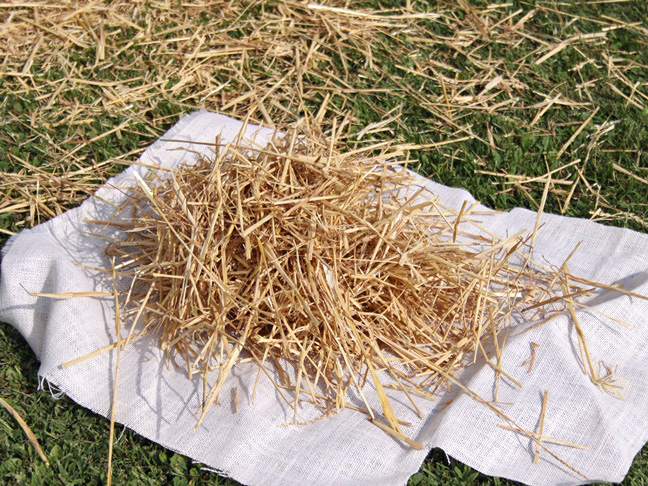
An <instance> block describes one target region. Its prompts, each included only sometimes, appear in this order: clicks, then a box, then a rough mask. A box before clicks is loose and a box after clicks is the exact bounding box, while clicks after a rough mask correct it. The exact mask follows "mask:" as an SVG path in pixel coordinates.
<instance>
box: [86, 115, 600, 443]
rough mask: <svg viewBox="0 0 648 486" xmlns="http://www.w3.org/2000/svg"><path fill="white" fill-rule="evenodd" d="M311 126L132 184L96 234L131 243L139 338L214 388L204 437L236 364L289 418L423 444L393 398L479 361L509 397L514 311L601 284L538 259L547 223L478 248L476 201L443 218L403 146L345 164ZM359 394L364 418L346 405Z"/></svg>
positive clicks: (120, 245)
mask: <svg viewBox="0 0 648 486" xmlns="http://www.w3.org/2000/svg"><path fill="white" fill-rule="evenodd" d="M315 126H316V123H315V122H314V121H312V120H311V123H310V124H308V127H309V128H302V129H295V130H293V131H291V132H288V133H287V134H285V135H284V136H276V137H275V138H274V139H273V140H272V141H271V142H270V143H269V144H268V145H267V146H265V147H251V146H249V144H248V145H241V144H240V143H238V142H237V143H233V144H230V145H222V144H220V143H215V144H213V147H212V148H213V152H214V155H213V156H210V157H200V158H199V160H198V161H197V162H196V163H195V164H194V165H183V166H180V167H178V168H176V169H175V170H172V171H168V170H164V171H155V170H154V169H152V170H150V171H149V172H148V173H147V175H146V176H140V175H139V174H136V175H135V181H134V182H135V183H134V185H133V186H132V187H131V189H130V198H129V199H128V200H127V201H126V203H124V205H123V206H121V207H119V208H117V209H116V210H115V215H114V218H113V219H110V220H107V221H102V222H95V223H97V224H98V225H103V226H104V227H105V226H106V225H108V226H113V227H115V228H117V229H119V230H120V232H121V233H120V236H119V237H117V238H112V239H108V241H107V247H106V253H107V255H108V256H110V257H111V258H115V259H116V268H119V269H120V272H122V274H123V275H124V276H125V278H126V279H128V278H131V279H137V281H138V287H137V290H136V291H133V293H132V295H130V294H129V298H130V303H129V306H128V308H126V309H125V310H124V312H123V317H124V319H127V320H128V319H132V324H131V329H130V332H129V335H130V334H131V333H133V332H134V330H135V327H136V326H140V327H139V328H138V331H137V333H136V334H134V336H137V337H138V336H142V335H145V334H146V333H147V332H149V331H150V330H152V329H159V330H160V331H161V336H162V337H161V341H160V342H159V346H160V347H161V348H162V349H163V350H165V351H166V352H167V353H168V355H169V359H171V357H172V356H179V357H180V358H181V362H184V363H187V375H188V376H193V374H195V373H199V374H202V375H203V381H204V383H205V391H204V396H203V401H202V403H203V406H202V410H201V411H200V414H199V418H198V421H197V427H198V426H200V425H201V423H202V421H203V420H204V419H205V417H206V416H207V414H208V412H209V409H210V408H211V407H212V406H213V405H214V404H216V403H218V402H219V396H220V394H221V391H222V390H223V388H224V386H225V383H226V382H227V378H228V376H229V375H230V373H231V371H232V369H233V368H234V367H235V366H236V365H237V364H238V363H241V362H246V361H250V360H252V362H255V363H257V365H258V366H259V367H260V370H259V372H260V373H261V371H263V374H264V375H265V376H266V377H268V378H269V379H270V381H271V382H272V384H273V385H274V386H275V387H276V388H277V389H278V390H279V391H280V392H281V396H282V397H283V399H284V400H285V401H287V402H288V403H289V404H290V406H291V407H292V409H293V420H292V421H293V423H299V422H302V420H301V419H300V414H301V413H302V411H303V410H304V407H314V408H315V409H317V410H319V411H320V413H322V414H323V415H328V414H329V413H331V411H337V410H339V409H340V408H343V407H347V406H350V407H353V408H354V409H359V410H364V411H365V413H367V414H368V415H369V416H370V417H371V421H372V423H375V424H380V427H381V428H382V429H385V428H387V429H389V432H388V433H390V434H391V435H392V436H394V437H396V438H399V439H401V440H403V441H404V442H406V443H408V444H410V445H412V443H411V442H412V441H411V440H410V439H407V440H405V439H404V438H406V436H405V434H404V433H403V431H402V430H401V426H400V423H401V422H402V421H401V420H400V419H399V418H398V417H396V415H395V413H394V410H393V408H392V406H391V400H392V399H393V393H394V392H390V394H388V393H387V390H388V389H389V390H394V391H398V392H400V393H403V394H404V395H405V396H406V398H407V399H408V400H409V401H410V402H411V403H412V405H413V407H414V409H416V410H419V412H418V413H419V415H420V414H421V412H420V409H419V407H418V405H417V403H416V402H417V400H418V398H419V397H431V396H433V395H434V393H435V391H436V390H439V389H445V388H447V387H448V386H449V382H448V376H450V375H452V374H454V373H456V372H457V371H459V370H461V369H462V368H464V367H466V366H468V365H469V364H470V363H471V362H472V361H474V359H470V358H469V356H474V357H476V353H477V352H478V350H479V352H480V353H481V355H482V356H483V357H484V360H485V361H486V363H488V364H490V365H491V366H492V367H493V368H494V370H495V373H496V380H497V386H496V388H495V401H497V390H498V389H499V380H500V377H504V378H506V379H507V380H508V381H509V382H510V383H511V384H512V385H514V386H521V385H520V384H519V383H518V382H517V381H516V380H515V379H513V378H512V377H511V375H510V374H509V373H507V372H506V371H505V370H504V369H503V368H502V352H503V348H504V345H505V341H506V337H504V339H503V340H502V342H501V343H500V342H499V340H498V334H499V332H500V331H502V330H503V329H506V328H507V327H508V326H510V325H511V324H512V323H513V322H514V320H515V319H520V318H522V319H523V317H522V316H521V311H519V310H518V308H524V309H526V311H528V310H529V309H533V310H534V312H540V311H542V314H543V316H545V318H546V316H550V315H556V314H558V313H560V312H562V311H563V308H562V307H560V306H559V305H557V304H560V303H562V301H566V302H567V303H568V304H569V303H570V302H572V301H573V297H574V296H577V295H581V294H584V293H587V292H590V291H591V290H592V288H591V287H589V288H588V289H587V290H584V289H583V288H581V287H578V286H576V285H575V284H574V283H572V282H573V280H575V279H576V277H573V278H572V276H571V275H569V274H568V273H567V269H566V266H564V267H563V268H560V269H557V270H555V269H554V270H547V269H542V268H541V267H539V266H538V265H537V264H536V263H534V262H533V261H532V260H531V255H530V253H531V251H532V244H533V239H534V238H535V235H536V234H537V228H536V230H535V231H534V233H533V235H531V237H528V238H523V237H522V236H521V235H515V236H514V237H512V238H508V239H507V240H498V239H497V238H495V237H489V238H484V237H483V234H480V232H479V230H478V226H477V225H475V224H474V223H473V216H472V214H471V213H472V211H473V209H474V207H475V206H471V207H470V208H466V204H464V205H463V206H462V207H461V208H460V210H459V211H451V210H449V209H447V208H443V207H441V206H439V204H438V202H437V201H436V199H435V197H434V195H433V194H430V193H429V192H427V191H426V190H425V188H424V187H421V186H420V185H419V184H418V183H417V182H416V179H415V178H414V177H413V176H412V174H411V173H410V172H408V171H407V170H406V169H403V168H402V167H399V166H398V165H397V162H398V161H399V159H398V158H394V156H395V155H396V156H398V155H399V154H400V153H401V152H400V151H399V150H396V151H395V152H388V151H383V152H381V153H379V154H377V155H371V154H369V153H361V152H355V153H352V154H349V153H346V154H345V153H338V152H336V151H335V149H334V144H333V143H332V142H331V140H327V139H325V138H324V137H323V136H322V135H321V133H320V132H317V131H316V130H315V129H314V127H315ZM238 138H239V142H242V141H241V140H240V138H241V137H238ZM460 223H461V226H460ZM462 228H463V229H462ZM471 228H472V229H471ZM529 239H531V244H530V245H529V244H528V243H527V242H528V240H529ZM570 278H571V280H570ZM556 281H561V282H563V284H562V285H560V286H555V285H554V284H553V283H554V282H556ZM539 290H540V291H539ZM522 303H524V304H523V305H522V306H520V304H522ZM569 305H571V304H569ZM140 317H141V318H143V321H144V323H143V324H138V321H140V320H142V319H140ZM119 342H120V343H121V342H123V340H121V339H120V340H119ZM492 346H494V352H492V354H490V355H489V353H490V352H489V351H488V350H487V349H488V348H489V347H492ZM109 348H110V347H106V348H104V349H102V350H100V351H99V352H102V351H104V350H108V349H109ZM93 354H94V355H96V352H95V353H93ZM82 359H85V358H83V357H82V358H79V359H77V360H75V361H74V362H78V361H80V360H82ZM211 374H216V375H217V377H218V378H217V380H216V382H215V383H214V384H213V385H212V386H211V387H208V386H207V383H208V382H209V381H210V380H209V379H208V377H209V375H211ZM273 376H274V377H276V378H273ZM368 387H371V388H373V390H374V392H375V395H376V396H377V398H378V401H379V409H380V412H381V416H382V419H383V420H384V421H385V422H384V423H383V422H381V417H380V415H379V414H378V413H377V411H376V410H375V405H374V404H373V403H372V402H371V401H370V400H369V399H368V396H367V388H368ZM351 389H354V390H355V391H356V392H357V395H358V396H359V397H360V400H361V404H362V406H361V407H358V405H357V404H350V403H349V402H348V396H349V391H350V390H351ZM255 390H256V386H255ZM236 402H238V400H236ZM237 409H238V403H237Z"/></svg>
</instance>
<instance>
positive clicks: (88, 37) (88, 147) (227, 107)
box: [0, 0, 648, 485]
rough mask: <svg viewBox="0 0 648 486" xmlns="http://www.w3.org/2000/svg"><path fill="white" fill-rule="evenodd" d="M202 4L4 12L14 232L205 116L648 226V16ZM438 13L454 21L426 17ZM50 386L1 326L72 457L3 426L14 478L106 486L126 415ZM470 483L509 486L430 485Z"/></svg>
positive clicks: (175, 461) (29, 416)
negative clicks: (207, 112)
mask: <svg viewBox="0 0 648 486" xmlns="http://www.w3.org/2000/svg"><path fill="white" fill-rule="evenodd" d="M212 3H213V2H212ZM410 3H411V4H412V5H413V6H412V10H407V7H408V5H410ZM30 4H35V3H34V2H30ZM199 4H200V2H198V1H196V2H192V5H193V6H192V7H183V8H178V7H175V6H169V7H166V6H164V5H162V4H159V5H158V4H155V3H153V2H151V3H137V2H124V3H120V2H111V3H106V4H105V5H95V6H91V7H88V8H87V9H86V10H85V11H82V12H79V11H75V10H74V9H72V8H69V7H60V8H59V7H54V8H52V6H51V5H50V4H48V3H47V2H43V4H42V7H29V6H27V7H25V6H21V7H14V8H7V7H6V6H2V7H0V49H2V52H3V53H4V54H5V57H4V61H3V64H2V65H1V66H0V100H1V101H0V114H1V115H2V116H0V154H2V155H1V156H0V171H1V172H0V187H1V189H2V193H3V198H2V199H0V230H2V232H3V235H4V236H3V238H6V235H7V234H8V233H12V232H16V231H19V230H21V229H23V228H26V227H29V226H31V225H34V224H37V223H39V222H42V221H45V220H47V219H49V218H51V217H52V216H54V215H56V214H58V213H60V212H62V211H64V210H65V209H66V208H69V207H72V206H75V205H77V204H78V203H79V202H80V201H81V200H83V199H84V198H85V197H87V193H84V192H83V191H79V192H74V191H72V192H70V191H71V189H70V188H71V187H72V188H73V187H75V184H74V183H75V182H79V181H81V180H82V181H84V182H85V183H86V184H90V188H91V187H92V185H93V184H94V185H97V184H100V183H101V182H102V181H103V180H105V179H106V178H107V177H110V176H111V175H113V174H116V173H118V172H120V171H121V170H122V169H123V167H124V166H123V165H122V162H124V161H127V160H132V159H134V158H135V157H136V156H137V154H138V153H139V152H140V151H141V150H143V149H144V148H145V147H146V146H147V145H149V144H150V143H151V142H152V141H153V140H155V139H156V138H157V137H158V136H159V135H160V134H161V133H163V132H164V130H166V129H167V128H169V127H170V126H171V125H172V124H173V123H174V122H175V121H177V120H178V119H179V117H180V116H181V115H182V114H185V113H188V112H190V111H193V110H194V109H198V108H206V109H212V110H218V111H222V112H224V113H226V114H230V115H233V116H241V115H242V114H244V113H247V112H249V111H250V110H251V111H252V121H257V122H268V121H269V120H273V121H274V122H275V123H276V124H277V125H279V126H285V125H288V124H291V123H294V122H295V121H296V120H298V119H299V118H300V117H301V116H303V115H304V114H305V113H318V112H320V113H321V120H322V122H323V124H324V126H325V127H327V128H328V130H329V131H330V129H331V127H332V123H333V120H334V119H335V120H336V125H337V127H338V131H339V135H340V137H339V140H341V144H343V145H346V146H348V147H354V146H357V145H369V144H371V143H376V142H380V141H383V140H392V141H394V143H397V144H406V145H418V146H419V147H421V146H422V147H423V148H418V149H413V150H412V151H411V154H410V155H411V158H412V159H414V160H416V164H417V169H418V170H419V171H420V172H421V173H423V174H425V175H429V176H430V177H432V178H433V179H434V180H436V181H438V182H440V183H443V184H446V185H450V186H456V187H463V188H465V189H467V190H469V191H470V192H471V193H472V194H473V195H474V196H475V197H476V198H477V199H479V200H481V201H482V202H483V203H484V204H486V205H489V206H491V207H494V208H497V209H502V210H506V209H510V208H513V207H520V206H521V207H527V208H530V209H534V208H536V207H537V205H538V203H539V200H540V196H541V193H542V189H543V186H544V177H545V174H546V173H547V172H549V171H554V170H555V172H554V173H553V174H552V179H553V180H554V181H556V180H558V181H560V182H559V183H554V185H553V186H552V187H551V191H550V195H549V198H548V200H547V205H546V207H545V210H546V211H549V212H554V213H562V214H565V215H568V216H575V217H581V218H590V219H594V220H597V221H602V222H605V223H606V224H610V225H615V226H622V227H627V228H631V229H634V230H637V231H642V232H646V231H648V184H647V183H646V182H645V181H646V179H648V153H647V152H646V147H648V20H647V19H648V4H647V3H646V2H644V1H642V0H636V1H617V2H589V3H583V2H574V3H573V4H572V2H555V1H539V0H529V1H518V0H512V1H510V2H508V3H507V4H505V5H500V6H497V5H494V4H492V3H491V2H486V1H478V0H471V1H469V2H465V3H463V2H462V3H461V4H460V6H457V5H456V4H455V3H454V2H452V3H451V2H447V3H446V2H443V1H441V2H429V3H428V2H422V1H418V2H414V1H412V2H405V1H403V2H394V1H382V2H381V1H376V0H370V1H355V2H350V5H348V6H346V8H347V9H349V10H353V11H356V12H357V11H363V12H367V11H369V10H371V11H378V10H380V9H383V10H384V9H398V10H399V12H400V13H401V14H402V15H403V16H404V17H405V18H404V19H403V20H398V21H396V20H391V19H382V20H376V21H373V22H374V24H373V26H372V28H370V29H369V28H367V24H368V21H367V20H366V19H365V18H362V17H357V16H353V15H350V14H341V13H336V12H335V11H331V10H320V11H313V10H312V9H308V7H306V4H305V3H299V2H295V3H291V2H277V1H270V0H267V1H263V2H232V3H231V4H230V3H229V2H220V3H219V2H216V4H215V5H212V6H211V7H209V8H202V7H201V6H200V5H199ZM322 4H326V5H329V6H337V7H340V6H345V2H322ZM417 12H419V13H420V12H428V13H433V14H434V15H428V16H427V17H423V18H421V17H416V16H411V17H410V18H407V15H410V14H412V13H417ZM389 14H390V12H389V11H384V12H382V13H380V15H389ZM291 20H292V21H294V22H293V23H291ZM376 24H378V25H376ZM300 66H301V67H303V68H301V69H300ZM340 127H341V128H340ZM574 135H575V136H574ZM440 143H443V144H442V145H441V144H440ZM433 144H436V145H433ZM104 162H108V163H106V164H105V165H100V164H102V163H104ZM570 163H573V164H572V165H569V166H567V167H563V166H566V165H568V164H570ZM11 174H15V175H14V176H12V175H11ZM48 174H49V175H48ZM12 177H13V179H12ZM17 177H19V178H20V180H21V181H23V183H21V184H18V185H17V184H15V181H16V180H17V179H16V178H17ZM529 179H536V180H529ZM36 182H38V185H37V184H36ZM16 201H21V202H25V205H24V206H22V207H19V208H16V207H15V202H16ZM37 370H38V363H37V362H36V361H35V359H34V357H33V354H32V353H31V351H30V350H29V349H28V347H27V345H26V344H25V342H24V341H23V340H22V338H20V337H19V335H18V334H17V333H16V332H15V331H14V330H13V329H11V328H10V327H9V326H6V325H0V376H1V377H2V380H1V381H0V396H2V397H3V398H4V399H5V400H7V401H8V402H9V403H11V404H12V405H13V406H14V408H16V409H17V410H18V411H19V413H21V415H23V417H24V418H25V419H26V421H27V422H28V423H29V424H30V426H31V427H32V428H33V429H34V431H35V433H36V435H37V436H38V437H39V439H40V441H41V444H42V446H43V448H44V450H45V451H46V453H47V454H48V456H49V458H50V461H51V463H52V467H50V468H45V466H44V464H42V463H41V462H40V459H39V458H38V457H37V455H36V453H35V452H34V451H33V450H32V449H31V447H30V446H29V444H28V442H27V440H26V438H25V437H24V436H23V435H22V431H21V430H20V429H19V427H18V426H17V424H15V423H14V422H13V419H12V418H11V417H10V416H9V415H8V414H5V413H4V412H0V430H1V431H2V434H0V481H2V482H4V483H6V484H11V483H14V484H26V483H30V482H31V483H33V484H55V483H65V484H77V483H78V484H85V483H96V482H102V481H104V480H105V471H106V457H107V449H108V425H109V424H108V421H107V420H105V419H103V418H101V417H98V416H96V415H94V414H93V413H91V412H89V411H87V410H85V409H82V408H80V407H78V406H77V405H75V404H74V403H72V402H71V400H69V399H68V398H65V397H62V398H61V399H60V400H53V399H52V398H51V397H50V396H49V394H48V393H47V392H46V391H39V390H38V382H37V378H36V373H37ZM117 434H118V437H119V436H120V434H121V429H120V428H118V429H117ZM80 453H81V454H82V455H80ZM647 459H648V449H644V450H643V451H642V452H641V453H640V454H639V455H638V456H637V458H636V460H635V463H634V465H633V468H632V469H631V472H630V474H629V475H628V477H627V478H626V480H625V484H633V485H634V484H636V485H639V484H645V483H646V482H648V465H647V464H646V460H647ZM114 465H115V467H114V475H115V476H114V479H115V483H116V484H128V483H132V484H148V483H152V484H159V483H171V484H203V483H208V484H221V483H223V484H226V483H232V482H231V481H229V480H226V479H223V478H221V477H219V476H217V475H215V474H212V473H209V472H206V471H205V470H204V469H203V468H202V466H200V465H197V464H192V463H191V461H190V460H188V459H186V458H184V457H182V456H180V455H177V454H173V453H171V452H169V451H165V450H164V449H162V448H161V447H159V446H157V445H155V444H153V443H151V442H149V441H147V440H144V439H142V438H141V437H139V436H137V435H136V434H134V433H132V432H130V431H125V432H124V433H123V435H121V437H120V438H119V440H118V441H117V443H116V448H115V457H114ZM468 482H472V483H475V484H507V482H506V481H501V482H500V481H499V480H498V479H496V478H488V477H485V476H482V475H480V474H477V473H476V472H474V471H473V470H471V469H469V468H467V467H465V466H463V465H461V464H459V463H457V462H456V461H454V460H450V463H449V464H448V461H447V460H446V458H445V455H444V454H443V453H442V452H440V451H433V452H432V453H431V455H430V457H429V458H428V460H426V462H425V464H424V465H423V466H422V468H421V470H420V471H419V472H418V473H417V474H415V475H414V476H413V477H412V478H411V483H412V484H413V485H419V484H426V485H433V484H466V483H468Z"/></svg>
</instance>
